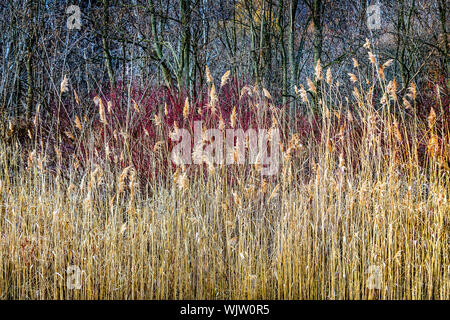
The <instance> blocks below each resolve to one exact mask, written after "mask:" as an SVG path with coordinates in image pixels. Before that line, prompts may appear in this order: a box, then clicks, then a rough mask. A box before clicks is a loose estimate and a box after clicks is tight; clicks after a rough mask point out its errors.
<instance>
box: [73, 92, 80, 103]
mask: <svg viewBox="0 0 450 320" xmlns="http://www.w3.org/2000/svg"><path fill="white" fill-rule="evenodd" d="M73 96H74V97H75V102H76V104H77V105H80V99H79V98H78V94H77V92H76V91H75V89H73Z"/></svg>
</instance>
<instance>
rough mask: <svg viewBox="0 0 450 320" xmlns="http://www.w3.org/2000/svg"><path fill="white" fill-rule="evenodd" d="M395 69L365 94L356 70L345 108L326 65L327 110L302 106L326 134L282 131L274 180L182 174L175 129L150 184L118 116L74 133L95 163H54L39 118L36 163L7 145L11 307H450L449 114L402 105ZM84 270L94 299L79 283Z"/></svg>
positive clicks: (261, 113)
mask: <svg viewBox="0 0 450 320" xmlns="http://www.w3.org/2000/svg"><path fill="white" fill-rule="evenodd" d="M386 67H388V65H387V66H386ZM355 68H358V65H357V64H356V63H355ZM383 72H384V69H383V70H381V71H380V70H378V69H377V68H374V70H373V73H372V76H371V78H370V79H367V80H368V81H366V79H365V78H363V76H361V73H359V72H358V70H357V69H356V70H355V72H354V74H352V76H351V77H350V78H351V81H352V82H353V85H354V91H353V96H352V97H349V98H347V99H348V103H346V98H345V97H344V98H343V97H342V96H341V94H340V87H339V85H338V84H336V83H335V82H334V81H333V79H332V74H331V72H327V75H326V77H323V76H322V74H321V73H322V70H321V68H320V67H318V68H316V79H315V80H316V81H314V82H313V81H308V82H309V85H310V88H309V89H310V92H311V93H312V94H313V95H314V94H316V97H320V99H319V102H317V103H315V102H313V101H312V100H311V99H310V97H311V96H308V94H307V93H306V90H305V89H304V88H303V87H300V89H298V93H299V96H301V98H302V99H303V102H304V106H305V108H306V109H307V110H310V111H311V114H310V116H308V117H307V118H306V119H309V120H308V121H310V122H311V126H313V122H314V123H315V124H314V125H316V126H317V128H318V130H311V131H308V132H305V131H302V130H300V131H298V132H295V134H292V135H289V134H288V133H287V132H284V133H283V145H282V146H281V148H282V160H281V167H280V172H279V174H278V175H276V176H274V177H262V176H261V174H260V168H259V166H258V165H250V164H247V165H211V164H210V165H207V166H206V165H205V167H201V168H199V167H198V166H197V167H196V166H186V167H183V168H174V167H173V166H172V165H167V164H168V163H169V161H170V160H169V156H170V152H169V151H170V147H171V143H170V139H169V134H170V131H171V130H173V126H172V127H169V124H167V123H164V122H162V123H157V124H156V125H157V126H156V127H155V130H154V131H152V136H151V137H152V139H153V140H151V142H149V141H150V140H148V141H147V142H145V143H144V142H143V145H142V146H141V147H142V148H144V147H143V146H147V148H146V149H142V150H145V152H147V153H149V154H150V155H151V156H149V157H148V160H146V162H145V164H146V166H147V167H148V168H149V170H156V169H155V168H159V169H160V170H164V172H165V174H154V175H150V178H148V179H144V180H142V179H141V177H142V172H140V170H142V168H140V169H139V168H138V166H136V165H135V164H134V163H133V157H136V154H134V153H133V152H132V151H130V150H131V149H132V148H130V144H131V143H133V141H131V142H130V140H127V138H129V139H131V138H130V137H133V135H132V134H130V135H128V136H127V134H122V135H120V134H119V136H121V137H124V138H123V139H124V140H120V141H121V142H120V143H118V144H116V148H115V149H113V148H112V147H111V145H112V143H113V140H114V138H112V136H113V131H114V130H113V129H111V130H109V129H108V127H107V126H109V125H111V123H112V122H113V121H114V117H113V116H108V113H107V112H108V111H106V114H103V115H101V116H102V119H100V120H101V122H100V124H99V125H98V126H95V125H94V123H93V122H88V121H87V119H85V120H84V121H83V120H81V121H80V122H83V123H82V124H81V125H80V123H78V124H77V125H74V130H73V135H74V136H75V137H74V138H73V139H74V140H75V141H76V143H75V146H76V148H78V149H77V151H76V152H81V151H80V150H81V149H80V146H81V145H83V149H82V152H81V154H83V156H84V158H83V159H84V163H83V164H80V158H79V157H78V158H77V157H72V156H71V155H70V156H67V155H65V154H64V153H62V152H61V151H60V150H59V149H58V147H56V148H55V149H56V152H54V155H53V156H51V155H50V154H53V149H54V148H53V146H48V145H46V142H45V141H42V138H39V135H38V132H39V126H40V125H39V121H38V120H39V119H37V121H36V122H37V123H36V137H37V138H36V139H35V142H34V143H35V146H34V151H33V152H30V153H28V154H24V153H23V148H22V147H20V145H19V144H16V143H10V144H7V143H5V142H2V143H1V145H0V153H1V155H0V161H1V165H0V229H1V236H0V237H1V238H0V245H1V250H0V298H2V299H17V298H21V299H449V298H450V277H449V273H450V264H449V262H450V261H449V241H450V234H449V224H450V221H449V214H448V213H449V211H450V204H449V189H448V186H449V171H448V165H447V163H448V150H449V149H448V147H449V145H448V144H449V140H448V139H449V134H448V127H446V125H445V123H444V125H442V124H441V125H440V126H439V121H440V119H439V116H436V112H437V113H438V114H441V113H440V111H442V109H443V108H445V107H446V106H442V105H440V106H439V105H438V106H435V109H436V110H434V109H433V112H434V113H435V114H434V116H433V114H430V117H429V119H428V122H427V121H425V120H423V119H420V118H419V117H417V116H416V115H415V113H414V103H415V102H414V101H415V95H416V93H415V87H412V88H410V95H409V97H407V99H409V100H407V101H406V102H405V101H403V102H399V101H398V100H399V99H398V97H397V91H396V87H395V86H396V85H395V81H390V82H387V81H386V80H385V79H384V73H383ZM323 78H325V79H323ZM222 80H223V79H222ZM225 81H227V79H225ZM222 82H223V81H222ZM209 90H211V87H210V88H209ZM245 90H247V91H250V93H251V94H252V97H254V98H252V99H253V100H252V101H253V102H250V103H249V105H248V108H251V109H254V110H255V114H256V115H255V116H256V119H255V125H257V126H258V125H259V126H263V125H264V121H267V119H273V120H270V122H269V124H268V123H267V122H265V124H266V125H267V124H268V125H269V126H270V125H276V124H278V125H281V126H283V125H284V123H285V122H286V121H287V120H286V116H285V114H284V109H278V108H275V107H273V106H271V103H270V101H271V97H270V94H269V93H268V92H267V91H264V90H259V89H258V88H246V89H245ZM375 91H376V92H378V93H379V95H380V97H378V98H377V99H375V98H374V92H375ZM209 95H211V91H209ZM213 98H214V97H213ZM77 99H78V98H77ZM207 100H208V101H207V103H206V104H205V105H204V109H203V112H207V113H208V114H209V116H210V118H208V119H213V118H214V116H211V113H212V112H213V111H211V103H210V102H211V96H209V97H208V99H207ZM212 100H214V99H212ZM380 100H381V102H380ZM181 101H183V105H184V107H185V108H186V104H185V101H184V99H181ZM102 103H103V102H102ZM408 103H409V105H407V104H408ZM97 104H99V101H98V100H97ZM130 106H131V107H130ZM349 106H352V109H353V110H352V111H350V109H349ZM103 107H104V108H107V107H106V104H105V105H104V106H103ZM238 107H239V106H238ZM127 108H133V102H131V103H130V104H128V106H127ZM317 108H318V109H319V110H320V115H321V116H319V117H313V115H312V112H313V111H314V110H315V109H317ZM405 108H406V109H405ZM133 109H134V111H133V110H131V111H130V109H128V110H129V112H130V113H129V114H128V116H127V117H125V118H123V119H121V120H120V124H121V125H122V127H121V128H122V129H123V128H127V129H126V130H128V131H125V133H127V132H128V133H130V132H131V130H133V123H132V122H131V121H132V120H131V119H132V118H133V116H132V115H133V112H141V110H140V109H141V107H140V106H139V104H137V106H136V107H135V108H133ZM238 109H239V108H238ZM160 110H162V109H160ZM219 110H220V109H219ZM184 111H185V112H184V118H186V119H189V117H191V119H190V120H186V121H187V122H186V123H178V124H176V125H178V126H180V127H182V126H185V127H188V124H187V123H189V121H192V120H194V113H196V112H198V111H197V110H196V108H195V104H194V103H192V102H191V104H190V105H189V109H188V110H184ZM228 111H229V114H227V115H223V116H222V121H224V122H225V126H226V127H230V126H231V121H232V120H231V118H232V117H235V120H234V121H236V122H237V123H238V124H239V120H240V119H239V118H240V117H242V112H244V110H238V111H237V112H236V111H235V115H234V116H232V115H231V114H232V113H233V112H232V111H231V108H230V110H228ZM103 113H105V110H103ZM151 114H152V115H153V114H156V115H158V116H160V117H161V118H164V111H163V110H162V111H160V113H158V111H156V110H153V111H152V112H151ZM182 114H183V112H180V116H183V115H182ZM166 116H167V115H166ZM258 117H259V118H258ZM216 119H217V121H220V114H219V113H217V117H216ZM127 121H130V123H128V122H127ZM211 121H212V120H211ZM258 121H261V122H258ZM156 122H158V121H156ZM211 123H212V122H210V124H211ZM171 124H172V125H173V122H172V123H171ZM158 126H159V127H158ZM76 127H82V128H81V129H82V130H79V129H76ZM111 128H112V127H111ZM134 128H136V127H134ZM140 128H141V127H140ZM144 128H145V125H144ZM188 128H189V127H188ZM299 128H303V126H300V125H299ZM123 130H125V129H123ZM142 130H143V129H142ZM146 130H147V129H146ZM147 131H148V130H147ZM81 132H82V133H81ZM100 132H103V134H101V133H100ZM153 134H154V135H153ZM116 135H117V134H116ZM145 136H147V138H145ZM134 137H135V139H137V138H136V136H134ZM142 137H144V138H142ZM40 139H41V140H40ZM96 139H97V140H96ZM116 139H117V138H116ZM140 139H150V135H142V136H141V138H140ZM433 139H434V140H433ZM96 141H97V142H96ZM98 141H100V142H101V143H100V145H99V144H98ZM158 141H159V144H158V145H157V146H156V145H155V144H156V142H158ZM115 153H117V157H119V158H120V159H119V161H117V157H116V161H114V156H113V155H114V154H115ZM109 154H112V156H111V157H109V156H108V155H109ZM117 163H119V165H117ZM154 172H156V171H154ZM72 265H73V266H77V267H79V268H80V270H81V287H80V289H73V290H72V289H70V288H69V287H68V286H67V279H68V276H69V275H68V273H67V268H68V267H69V266H72Z"/></svg>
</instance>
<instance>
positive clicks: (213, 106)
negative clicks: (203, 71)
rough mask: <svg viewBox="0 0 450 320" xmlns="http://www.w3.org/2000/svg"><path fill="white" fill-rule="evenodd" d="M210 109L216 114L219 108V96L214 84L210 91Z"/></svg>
mask: <svg viewBox="0 0 450 320" xmlns="http://www.w3.org/2000/svg"><path fill="white" fill-rule="evenodd" d="M208 106H209V108H210V109H211V113H212V114H215V112H216V106H217V96H216V87H215V86H214V83H213V84H212V86H211V89H210V90H209V105H208Z"/></svg>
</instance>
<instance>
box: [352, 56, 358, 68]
mask: <svg viewBox="0 0 450 320" xmlns="http://www.w3.org/2000/svg"><path fill="white" fill-rule="evenodd" d="M352 60H353V67H354V68H358V67H359V63H358V60H356V59H355V58H352Z"/></svg>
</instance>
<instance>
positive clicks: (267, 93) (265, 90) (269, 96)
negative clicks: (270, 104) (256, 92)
mask: <svg viewBox="0 0 450 320" xmlns="http://www.w3.org/2000/svg"><path fill="white" fill-rule="evenodd" d="M263 93H264V96H265V97H266V98H267V99H269V100H272V96H271V95H270V92H269V91H268V90H267V89H266V88H263Z"/></svg>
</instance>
